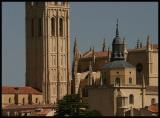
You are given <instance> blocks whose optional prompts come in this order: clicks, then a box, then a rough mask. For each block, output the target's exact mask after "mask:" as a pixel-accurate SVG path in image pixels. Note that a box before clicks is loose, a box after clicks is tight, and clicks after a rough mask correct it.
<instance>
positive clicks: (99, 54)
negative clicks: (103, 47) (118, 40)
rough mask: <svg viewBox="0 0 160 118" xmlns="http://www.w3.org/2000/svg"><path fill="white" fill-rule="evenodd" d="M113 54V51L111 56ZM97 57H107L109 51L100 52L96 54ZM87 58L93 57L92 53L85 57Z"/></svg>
mask: <svg viewBox="0 0 160 118" xmlns="http://www.w3.org/2000/svg"><path fill="white" fill-rule="evenodd" d="M110 54H111V51H109V55H110ZM95 56H96V57H107V56H108V51H104V52H103V51H99V52H95ZM84 57H85V58H86V57H92V53H90V54H89V55H86V56H84ZM82 58H83V57H82Z"/></svg>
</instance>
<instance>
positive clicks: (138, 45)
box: [137, 38, 140, 48]
mask: <svg viewBox="0 0 160 118" xmlns="http://www.w3.org/2000/svg"><path fill="white" fill-rule="evenodd" d="M139 47H140V44H139V38H138V39H137V48H139Z"/></svg>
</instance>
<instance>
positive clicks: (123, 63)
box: [101, 60, 134, 69]
mask: <svg viewBox="0 0 160 118" xmlns="http://www.w3.org/2000/svg"><path fill="white" fill-rule="evenodd" d="M114 68H134V66H133V65H131V64H130V63H128V62H126V61H124V60H120V61H113V62H109V63H107V64H104V65H103V66H102V68H101V69H114Z"/></svg>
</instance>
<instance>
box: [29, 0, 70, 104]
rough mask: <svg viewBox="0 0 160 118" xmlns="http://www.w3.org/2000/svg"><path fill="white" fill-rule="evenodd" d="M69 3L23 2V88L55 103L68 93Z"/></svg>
mask: <svg viewBox="0 0 160 118" xmlns="http://www.w3.org/2000/svg"><path fill="white" fill-rule="evenodd" d="M69 84H70V17H69V3H68V2H26V86H31V87H33V88H36V89H38V90H40V91H42V93H43V96H44V103H54V102H56V101H57V100H59V99H62V97H63V96H64V95H66V94H69V91H70V90H69V89H70V85H69Z"/></svg>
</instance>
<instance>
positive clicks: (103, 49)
mask: <svg viewBox="0 0 160 118" xmlns="http://www.w3.org/2000/svg"><path fill="white" fill-rule="evenodd" d="M105 40H106V39H105V38H104V40H103V46H102V51H103V52H104V51H106V43H105Z"/></svg>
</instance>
